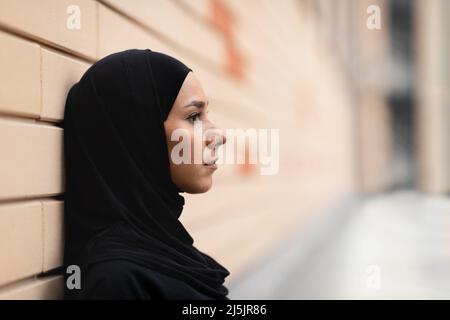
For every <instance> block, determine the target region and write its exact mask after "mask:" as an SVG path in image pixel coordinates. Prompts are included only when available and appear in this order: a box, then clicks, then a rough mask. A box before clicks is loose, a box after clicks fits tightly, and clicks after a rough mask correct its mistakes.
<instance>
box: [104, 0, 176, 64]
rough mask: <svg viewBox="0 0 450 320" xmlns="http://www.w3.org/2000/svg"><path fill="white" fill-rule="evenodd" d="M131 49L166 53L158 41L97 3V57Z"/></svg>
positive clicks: (163, 45) (165, 48) (165, 47)
mask: <svg viewBox="0 0 450 320" xmlns="http://www.w3.org/2000/svg"><path fill="white" fill-rule="evenodd" d="M131 48H137V49H147V48H149V49H152V50H155V51H163V52H166V51H168V50H167V45H165V44H164V43H163V42H161V41H160V40H159V39H157V38H156V37H154V36H152V35H151V34H149V33H148V32H145V31H144V29H142V28H139V27H138V26H136V25H135V24H133V23H131V22H130V21H128V20H127V19H125V18H124V17H123V16H121V15H119V14H118V13H116V12H114V11H112V10H111V9H109V8H107V7H105V6H104V5H102V4H100V3H99V4H98V51H97V57H98V58H99V59H100V58H102V57H104V56H106V55H108V54H111V53H114V52H118V51H122V50H126V49H131Z"/></svg>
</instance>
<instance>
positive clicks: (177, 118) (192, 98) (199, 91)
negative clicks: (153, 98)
mask: <svg viewBox="0 0 450 320" xmlns="http://www.w3.org/2000/svg"><path fill="white" fill-rule="evenodd" d="M207 113H208V100H207V99H206V97H205V93H204V92H203V88H202V86H201V84H200V82H199V80H198V79H197V77H196V76H195V74H194V73H193V72H189V73H188V75H187V77H186V79H185V80H184V82H183V85H182V86H181V89H180V92H179V93H178V96H177V98H176V100H175V103H174V105H173V107H172V109H171V111H170V113H169V115H168V117H167V119H166V121H165V122H164V128H165V132H166V138H167V146H168V150H169V159H170V174H171V177H172V181H173V183H174V184H175V185H176V186H177V187H178V188H179V189H181V190H183V191H184V192H187V193H202V192H206V191H208V190H209V189H210V188H211V185H212V175H213V173H214V171H215V170H216V169H217V165H216V164H214V162H215V161H216V160H217V152H216V150H217V148H218V147H219V146H220V145H221V144H224V143H225V142H226V138H225V136H224V135H223V134H222V132H221V130H219V129H218V128H217V127H216V126H215V125H214V124H213V123H212V122H211V121H209V119H208V116H207ZM199 124H201V128H202V131H201V132H200V133H201V135H199V134H198V133H197V135H195V136H194V125H199ZM177 129H182V130H183V132H185V134H186V136H188V137H189V140H188V141H190V146H191V148H190V157H188V158H190V163H184V162H183V163H180V164H176V163H174V159H173V158H172V156H171V154H172V149H173V148H174V147H175V146H176V145H177V144H179V143H180V141H181V139H180V141H179V138H177V139H176V141H171V136H172V133H173V132H174V130H177ZM205 131H207V132H206V133H207V134H206V138H203V139H202V136H203V134H204V133H205ZM194 137H195V138H196V139H197V141H194ZM198 138H200V140H201V142H200V141H198V140H199V139H198ZM183 139H184V138H183ZM195 143H197V146H201V155H200V157H201V159H199V160H200V161H194V160H195V159H194V151H195V149H194V145H195ZM197 148H198V147H197ZM177 150H178V149H177ZM186 151H187V150H184V152H186ZM176 154H179V155H180V156H183V150H182V151H181V152H179V153H178V152H177V153H176ZM196 162H200V163H196Z"/></svg>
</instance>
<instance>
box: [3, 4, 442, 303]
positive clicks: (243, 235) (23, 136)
mask: <svg viewBox="0 0 450 320" xmlns="http://www.w3.org/2000/svg"><path fill="white" fill-rule="evenodd" d="M448 13H450V7H449V4H447V1H446V0H429V1H413V0H339V1H333V0H280V1H272V0H246V1H238V0H193V1H190V0H167V1H162V0H150V1H148V0H147V1H145V0H128V1H119V0H98V1H93V0H73V1H72V0H71V1H66V0H38V1H34V0H0V154H1V156H0V298H4V299H10V298H35V299H44V298H59V297H61V294H62V289H63V282H62V278H61V276H58V275H52V273H51V271H52V270H55V269H57V268H58V267H59V266H60V265H61V263H62V254H63V252H62V243H63V237H64V235H63V230H62V225H63V220H62V219H63V212H62V209H63V206H62V204H63V201H64V194H63V192H64V190H63V179H64V177H63V174H62V173H63V165H64V163H63V157H62V134H63V131H62V130H63V129H62V125H61V121H62V116H63V111H64V110H63V108H64V103H65V98H66V94H67V91H68V89H69V88H70V86H71V85H72V84H73V83H74V82H76V81H78V79H79V78H80V77H81V75H82V74H83V72H84V71H85V70H86V69H87V68H88V67H89V66H90V65H91V64H92V63H94V62H95V61H96V60H98V59H100V58H102V57H103V56H105V55H108V54H110V53H113V52H116V51H120V50H125V49H128V48H150V49H152V50H154V51H160V52H164V53H167V54H170V55H173V56H175V57H177V58H179V59H180V60H182V61H183V62H185V63H186V64H187V65H188V66H189V67H191V68H192V69H193V70H194V72H196V73H197V75H198V77H199V78H200V80H201V81H202V84H203V86H204V89H205V91H206V94H207V96H208V98H209V99H210V105H211V112H210V115H211V118H212V120H213V121H215V122H216V123H217V124H218V125H219V126H220V127H222V128H224V129H225V128H243V129H246V128H257V129H259V128H261V129H271V128H277V129H280V155H279V159H280V165H279V172H278V173H277V174H276V175H271V176H262V175H260V171H259V167H258V165H252V164H249V163H246V164H242V165H222V166H221V168H220V170H218V171H217V172H216V174H215V185H214V188H213V189H212V190H211V191H210V192H208V193H207V194H203V195H193V196H192V195H185V198H186V206H185V210H184V212H183V214H182V216H181V220H182V221H183V223H185V225H186V227H187V228H188V229H189V230H190V231H191V233H192V235H193V238H194V239H195V245H196V246H197V247H198V248H200V249H201V250H203V251H205V252H207V253H209V254H210V255H211V256H213V257H214V258H215V259H217V260H218V261H220V262H221V263H222V264H224V265H225V266H227V268H228V269H229V270H230V272H231V275H230V277H228V278H227V283H226V284H229V285H232V284H239V282H240V281H241V279H243V278H245V275H246V274H247V273H249V272H252V270H254V269H255V268H258V266H259V265H260V264H261V263H262V261H263V260H261V259H263V258H264V257H267V256H270V254H271V253H272V252H276V251H278V250H280V248H284V247H285V243H287V242H288V241H289V239H291V238H292V237H293V236H295V235H297V234H299V233H302V232H304V231H305V232H306V231H307V230H308V229H309V228H310V227H311V226H312V225H321V224H324V223H326V222H327V221H329V220H330V219H332V217H333V214H334V213H333V212H335V211H333V209H334V208H338V207H339V206H341V205H342V204H343V203H347V202H348V201H352V200H353V199H359V198H360V197H361V196H366V195H373V194H380V193H386V192H392V191H393V190H402V189H408V190H410V189H413V190H420V191H422V192H424V193H430V194H431V193H432V194H441V195H442V194H445V193H446V192H447V191H448V189H449V188H450V184H449V182H450V174H449V172H448V169H447V168H448V167H447V165H446V163H447V157H448V153H449V151H448V147H447V146H446V143H447V141H448V139H447V136H448V130H447V126H448V121H449V120H450V118H449V116H450V115H449V114H448V111H447V104H448V95H447V92H446V89H447V86H448V81H449V76H448V75H449V73H448V65H447V62H446V60H447V59H446V56H447V55H446V54H447V53H448V50H449V46H448V40H446V35H447V32H448V31H449V29H448V28H449V25H448V22H447V14H448ZM374 19H375V20H374ZM377 19H378V20H377ZM336 215H337V214H336ZM253 289H254V291H257V287H254V288H253Z"/></svg>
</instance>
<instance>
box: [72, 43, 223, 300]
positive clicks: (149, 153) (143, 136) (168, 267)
mask: <svg viewBox="0 0 450 320" xmlns="http://www.w3.org/2000/svg"><path fill="white" fill-rule="evenodd" d="M190 71H192V70H191V69H190V68H188V67H187V66H186V65H184V64H183V63H182V62H180V61H179V60H177V59H175V58H172V57H170V56H168V55H165V54H162V53H159V52H154V51H151V50H149V49H146V50H139V49H130V50H126V51H122V52H118V53H114V54H111V55H109V56H107V57H105V58H103V59H101V60H99V61H97V62H96V63H95V64H94V65H92V66H91V67H90V68H89V69H88V70H87V71H86V73H85V74H84V75H83V77H82V78H81V79H80V81H79V82H77V83H76V84H74V85H73V86H72V88H71V89H70V91H69V93H68V96H67V100H66V106H65V117H64V151H65V168H66V172H65V174H66V175H65V187H66V190H65V253H64V265H65V267H68V266H69V265H78V266H79V267H80V268H81V290H77V289H72V290H69V289H68V288H67V287H66V290H65V298H66V299H89V298H96V299H108V298H117V299H120V298H124V299H125V298H131V299H145V298H152V299H197V298H198V299H202V298H204V299H228V298H227V294H228V289H227V288H226V287H225V286H224V285H223V283H224V280H225V278H226V277H227V276H228V275H229V272H228V270H227V269H225V268H224V267H223V266H221V265H220V264H219V263H218V262H216V261H215V260H214V259H213V258H212V257H210V256H208V255H207V254H205V253H202V252H200V251H199V250H198V249H197V248H196V247H195V246H194V245H193V239H192V237H191V236H190V234H189V233H188V231H187V230H186V229H185V228H184V226H183V225H182V223H181V222H180V221H179V217H180V215H181V212H182V210H183V205H184V198H183V197H182V196H181V195H180V194H179V193H180V192H182V190H179V189H178V188H177V187H176V185H175V184H174V183H173V182H172V180H171V178H170V166H169V157H168V149H167V143H166V136H165V131H164V125H163V122H164V121H165V120H166V118H167V116H168V114H169V112H170V110H171V108H172V106H173V103H174V101H175V99H176V97H177V95H178V92H179V90H180V88H181V85H182V84H183V81H184V79H185V78H186V76H187V74H188V73H189V72H190ZM66 276H67V275H66ZM66 280H67V277H66Z"/></svg>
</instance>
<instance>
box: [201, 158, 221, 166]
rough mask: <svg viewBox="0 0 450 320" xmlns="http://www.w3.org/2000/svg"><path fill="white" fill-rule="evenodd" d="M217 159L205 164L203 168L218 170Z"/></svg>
mask: <svg viewBox="0 0 450 320" xmlns="http://www.w3.org/2000/svg"><path fill="white" fill-rule="evenodd" d="M217 159H218V158H214V159H212V160H210V161H206V162H204V163H203V166H205V167H207V168H210V169H217V164H216V161H217Z"/></svg>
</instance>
